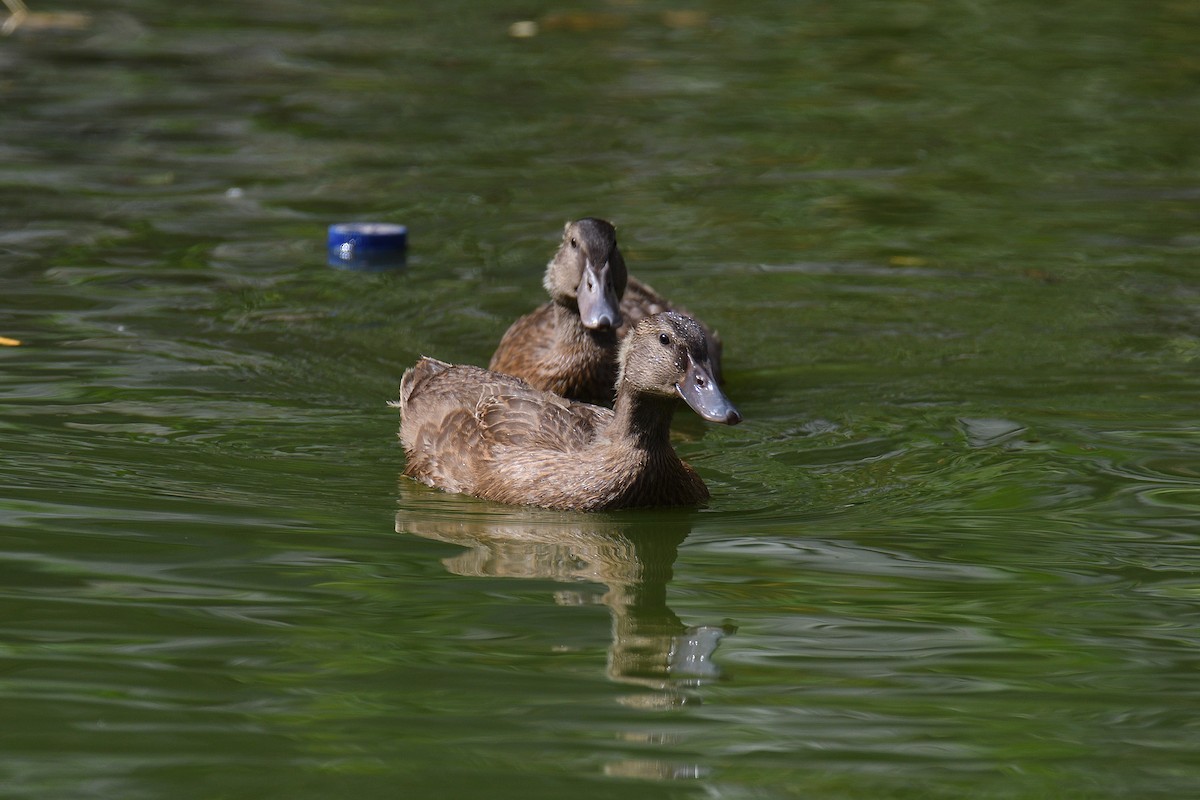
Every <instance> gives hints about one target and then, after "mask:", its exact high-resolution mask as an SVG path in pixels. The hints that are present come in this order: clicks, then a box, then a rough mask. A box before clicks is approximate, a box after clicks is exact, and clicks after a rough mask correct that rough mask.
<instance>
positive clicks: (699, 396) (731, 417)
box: [675, 358, 742, 425]
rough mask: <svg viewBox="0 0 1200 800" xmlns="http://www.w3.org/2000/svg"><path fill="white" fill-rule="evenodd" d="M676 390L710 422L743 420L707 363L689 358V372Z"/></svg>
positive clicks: (727, 422) (733, 423) (727, 423)
mask: <svg viewBox="0 0 1200 800" xmlns="http://www.w3.org/2000/svg"><path fill="white" fill-rule="evenodd" d="M675 391H677V392H679V396H680V397H682V398H683V402H685V403H687V404H688V405H689V406H691V407H692V410H693V411H695V412H696V413H697V414H699V415H700V416H701V417H703V418H704V419H706V420H708V421H709V422H720V423H721V424H723V425H737V424H738V423H739V422H741V421H742V415H741V414H739V413H738V410H737V409H736V408H734V406H733V403H731V402H729V398H728V397H726V396H725V393H724V392H722V391H721V387H720V386H719V385H718V384H717V381H716V379H715V378H714V377H713V374H712V369H711V368H710V367H709V366H708V365H707V364H697V363H696V362H695V361H693V360H692V359H691V358H689V359H688V369H687V374H686V375H684V378H683V380H681V381H680V382H679V383H677V384H675Z"/></svg>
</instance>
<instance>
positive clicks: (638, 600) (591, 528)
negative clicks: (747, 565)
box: [396, 478, 733, 708]
mask: <svg viewBox="0 0 1200 800" xmlns="http://www.w3.org/2000/svg"><path fill="white" fill-rule="evenodd" d="M399 483H400V503H401V506H402V508H401V509H400V510H399V511H398V512H397V513H396V532H397V533H409V534H413V535H415V536H420V537H423V538H426V539H433V540H436V541H440V542H448V543H451V544H455V545H460V546H462V547H464V548H467V549H466V551H465V552H463V553H460V554H458V555H454V556H451V557H449V558H446V559H444V560H443V561H442V563H443V564H444V565H445V567H446V569H447V570H448V571H449V572H451V573H453V574H454V575H459V576H463V577H491V578H518V579H527V580H552V581H557V582H559V583H563V584H568V585H576V584H580V583H588V584H599V585H601V586H603V587H605V591H604V593H603V594H602V595H600V596H599V597H598V599H594V598H593V595H591V594H589V593H587V592H583V591H574V590H571V589H569V588H564V589H563V590H560V591H557V592H555V593H554V601H555V602H556V603H559V604H560V605H584V604H587V603H590V602H599V603H602V604H603V605H605V606H607V607H608V609H609V611H610V613H611V614H612V643H611V644H610V646H609V653H608V676H609V677H610V678H611V679H612V680H614V681H618V682H621V683H625V684H631V685H636V686H639V687H642V688H646V689H649V690H651V691H650V692H648V693H643V694H639V695H633V696H627V697H623V698H622V703H623V704H625V705H629V706H634V707H646V708H667V707H675V706H679V705H684V704H690V703H697V702H699V700H698V698H696V697H695V696H693V695H692V694H691V693H689V692H687V691H686V690H687V689H689V688H694V687H696V686H699V685H700V684H702V683H705V682H708V681H712V680H716V679H718V678H720V675H721V673H720V669H719V668H718V666H717V665H716V664H715V663H714V662H713V661H712V655H713V653H714V651H715V650H716V648H717V646H718V645H719V644H720V641H721V639H722V638H724V637H725V636H727V635H729V634H730V633H732V632H733V628H732V627H731V626H727V625H699V626H692V627H689V626H687V625H684V623H683V622H682V621H680V619H679V617H678V616H676V614H675V612H674V611H672V610H671V608H670V606H669V605H668V604H667V586H668V584H669V583H670V581H671V577H672V574H673V565H674V563H675V558H676V556H677V554H678V548H679V545H680V543H682V542H683V540H684V539H686V538H687V536H688V534H689V533H690V532H691V527H692V519H693V516H694V512H690V511H681V510H671V511H653V512H637V513H628V512H626V513H619V514H577V513H564V512H553V511H543V510H541V509H530V508H517V507H514V508H511V509H508V508H504V509H503V510H502V511H499V512H498V511H497V509H500V508H501V507H499V506H493V505H490V504H486V503H480V502H478V501H475V500H472V499H469V498H459V497H454V496H451V495H445V494H442V493H440V492H436V493H433V494H434V495H435V496H436V498H437V499H438V500H440V501H442V503H443V508H442V509H440V512H441V513H438V512H435V513H433V514H427V513H424V512H425V511H426V510H429V495H430V492H431V490H427V489H425V488H424V487H419V486H414V485H413V484H412V483H411V481H409V480H407V479H405V478H401V479H400V482H399Z"/></svg>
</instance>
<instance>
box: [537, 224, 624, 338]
mask: <svg viewBox="0 0 1200 800" xmlns="http://www.w3.org/2000/svg"><path fill="white" fill-rule="evenodd" d="M628 279H629V274H628V272H626V270H625V259H624V258H622V257H621V250H620V249H619V248H618V247H617V229H616V228H614V227H613V226H612V224H611V223H609V222H606V221H604V220H602V219H595V218H593V217H586V218H584V219H579V220H575V221H574V222H568V223H567V224H566V227H565V228H563V240H562V244H561V245H559V248H558V252H557V253H555V254H554V258H553V259H552V260H551V261H550V263H549V264H547V265H546V277H545V279H544V280H543V283H544V284H545V286H546V291H547V292H549V293H550V297H552V298H553V299H554V301H555V302H556V303H559V304H561V305H564V306H567V307H568V308H571V307H577V308H578V309H579V319H580V321H581V322H583V325H584V327H585V328H591V329H592V330H616V329H617V328H618V327H619V326H620V325H621V296H622V295H623V294H625V283H626V281H627V280H628Z"/></svg>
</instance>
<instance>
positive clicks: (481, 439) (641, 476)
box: [393, 312, 741, 511]
mask: <svg viewBox="0 0 1200 800" xmlns="http://www.w3.org/2000/svg"><path fill="white" fill-rule="evenodd" d="M681 398H682V399H683V400H684V401H685V402H686V403H687V404H688V405H689V406H691V407H692V409H693V410H694V411H695V412H696V413H697V414H699V415H700V416H701V417H703V418H704V419H706V420H709V421H711V422H721V423H724V424H727V425H733V424H736V423H738V422H740V421H741V415H740V414H738V412H737V409H736V408H734V407H733V405H732V404H731V403H730V402H729V399H728V398H727V397H726V396H725V395H724V393H722V391H721V389H720V387H719V386H718V385H717V382H716V380H714V378H713V370H712V365H711V363H710V361H709V355H708V344H707V340H706V338H705V336H704V330H703V328H701V327H700V325H699V323H697V322H696V321H695V320H693V319H692V318H690V317H685V316H683V315H681V314H677V313H675V312H666V313H662V314H656V315H654V316H652V317H648V318H646V319H644V320H642V321H641V322H640V323H638V325H637V327H636V328H635V329H634V331H633V333H632V334H631V335H630V336H629V337H628V338H626V339H625V340H624V342H623V344H622V345H621V351H620V357H619V374H618V377H617V382H616V403H615V404H614V407H613V409H612V410H609V409H607V408H601V407H599V406H594V405H589V404H587V403H580V402H575V401H571V400H566V399H564V398H562V397H559V396H558V395H555V394H552V393H550V392H545V391H542V390H540V389H535V388H533V387H532V386H530V385H529V384H528V383H526V382H525V381H523V380H521V379H520V378H514V377H512V376H510V375H503V374H500V373H496V372H489V371H488V370H484V369H480V368H478V367H471V366H453V365H450V364H446V363H444V362H441V361H436V360H434V359H431V358H422V359H421V360H420V361H418V362H417V364H416V366H414V367H412V368H411V369H409V370H407V371H406V372H405V373H404V377H403V378H402V379H401V381H400V399H399V400H398V401H396V402H395V403H393V405H397V406H399V407H400V439H401V441H402V442H403V444H404V452H405V454H406V456H407V459H408V463H407V464H406V466H405V468H404V474H405V475H407V476H409V477H410V478H415V479H416V480H419V481H422V482H423V483H426V484H428V485H430V486H434V487H436V488H439V489H444V490H446V491H448V492H463V493H465V494H471V495H475V496H476V497H482V498H484V499H486V500H495V501H497V502H501V503H514V504H518V505H532V506H543V507H546V508H558V509H568V510H579V511H602V510H608V509H616V508H632V507H646V506H681V505H695V504H697V503H702V502H704V501H705V500H707V499H708V496H709V495H708V488H707V487H706V486H705V485H704V481H702V480H701V479H700V476H699V475H697V474H696V472H695V471H694V470H693V469H692V468H691V467H689V466H688V465H687V464H685V463H684V462H683V461H681V460H680V459H679V456H678V455H676V453H675V450H674V448H672V447H671V442H670V427H671V416H672V414H673V413H674V412H675V408H676V406H677V404H678V401H679V400H680V399H681Z"/></svg>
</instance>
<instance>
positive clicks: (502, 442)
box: [475, 390, 612, 453]
mask: <svg viewBox="0 0 1200 800" xmlns="http://www.w3.org/2000/svg"><path fill="white" fill-rule="evenodd" d="M475 415H476V418H477V419H478V420H479V424H480V425H481V426H482V428H483V430H484V434H483V435H484V436H485V438H486V439H487V441H488V442H489V443H491V444H494V445H497V446H502V447H511V448H519V449H522V450H527V451H532V450H551V451H557V452H561V453H570V452H575V451H578V450H581V449H583V448H584V447H586V446H587V445H588V444H589V443H590V442H591V441H592V438H593V437H594V435H595V432H596V429H597V428H598V427H599V426H601V425H603V424H604V422H606V421H608V420H609V419H611V418H612V411H610V410H609V409H607V408H600V407H599V406H593V405H589V404H587V403H579V402H576V401H573V400H566V399H564V398H562V397H559V396H558V395H555V394H551V393H550V392H541V391H536V390H530V391H526V392H505V393H503V394H497V395H493V396H491V397H487V398H483V399H481V400H480V402H479V404H478V406H477V407H476V410H475Z"/></svg>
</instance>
